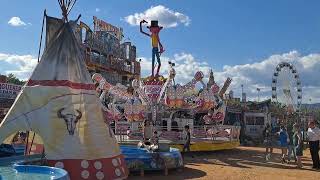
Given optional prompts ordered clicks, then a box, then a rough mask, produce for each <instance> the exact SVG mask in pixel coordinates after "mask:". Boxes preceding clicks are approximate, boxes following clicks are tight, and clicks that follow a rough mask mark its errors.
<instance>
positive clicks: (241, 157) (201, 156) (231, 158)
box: [185, 147, 316, 171]
mask: <svg viewBox="0 0 320 180" xmlns="http://www.w3.org/2000/svg"><path fill="white" fill-rule="evenodd" d="M280 156H281V155H280V151H277V150H276V152H275V153H273V155H272V156H271V159H270V161H266V159H265V152H264V151H261V150H255V149H254V148H252V149H250V148H247V147H246V148H245V150H244V148H243V147H239V148H236V149H232V150H223V151H214V152H196V153H192V154H186V155H185V164H186V165H191V166H199V165H201V164H213V165H220V166H229V167H230V166H232V167H236V168H254V167H257V166H258V167H259V166H260V167H269V168H281V169H296V166H295V163H294V162H289V163H285V164H282V163H281V161H280ZM302 160H303V165H304V167H305V168H303V169H302V170H310V171H316V170H314V169H311V168H310V167H311V166H312V161H311V160H310V158H309V157H303V158H302Z"/></svg>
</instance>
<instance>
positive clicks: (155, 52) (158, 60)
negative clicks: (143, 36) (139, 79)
mask: <svg viewBox="0 0 320 180" xmlns="http://www.w3.org/2000/svg"><path fill="white" fill-rule="evenodd" d="M156 57H157V62H158V67H160V66H161V62H160V54H159V48H157V47H154V48H152V74H153V70H154V61H155V58H156Z"/></svg>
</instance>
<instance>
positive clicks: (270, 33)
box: [0, 0, 320, 101]
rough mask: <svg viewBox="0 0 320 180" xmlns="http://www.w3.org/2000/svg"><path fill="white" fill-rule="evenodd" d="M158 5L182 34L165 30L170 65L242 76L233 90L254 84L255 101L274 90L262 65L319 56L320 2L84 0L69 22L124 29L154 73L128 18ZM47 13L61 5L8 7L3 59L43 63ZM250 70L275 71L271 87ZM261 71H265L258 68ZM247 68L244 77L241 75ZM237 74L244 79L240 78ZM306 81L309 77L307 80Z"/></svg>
mask: <svg viewBox="0 0 320 180" xmlns="http://www.w3.org/2000/svg"><path fill="white" fill-rule="evenodd" d="M158 6H161V7H163V8H164V9H166V10H164V11H161V12H160V13H163V14H161V15H163V17H164V18H163V21H166V22H171V21H173V22H176V23H177V26H175V27H170V28H164V30H163V31H162V32H161V34H160V36H161V40H162V42H163V44H164V46H165V49H166V52H165V54H164V55H163V56H164V59H166V58H167V59H168V60H176V61H177V62H178V61H179V59H182V60H181V61H180V64H182V65H183V64H184V65H186V63H189V64H190V62H191V64H192V63H195V62H196V66H199V68H198V69H200V70H205V71H207V70H208V69H210V68H213V69H214V71H215V72H216V74H217V79H218V81H219V80H220V81H223V77H221V76H223V75H226V76H227V75H230V76H235V77H232V78H233V79H234V80H236V81H237V82H236V83H234V86H233V88H234V89H237V88H239V85H240V84H241V83H242V84H243V83H244V84H245V83H248V88H249V85H250V86H251V87H250V89H248V90H247V91H248V93H249V91H252V93H251V94H252V97H255V92H254V90H252V89H254V87H256V86H257V87H258V86H259V87H262V88H263V87H265V88H266V90H265V91H263V92H265V94H264V95H265V96H266V97H267V96H269V94H270V91H269V90H267V88H268V87H269V86H270V81H271V74H272V72H273V70H274V67H275V66H276V64H274V67H272V66H263V65H264V63H266V62H268V63H271V62H273V61H272V58H273V57H274V56H277V57H278V60H277V61H275V62H278V61H282V60H283V59H285V58H286V57H287V56H288V54H289V55H290V54H291V56H292V57H291V56H290V58H292V59H289V61H292V62H293V63H294V64H296V65H299V64H301V63H302V62H304V63H309V62H311V61H306V62H305V61H303V60H304V58H308V57H309V58H310V56H312V55H314V56H317V55H318V52H319V51H320V43H319V42H320V11H319V10H318V8H319V7H320V1H317V0H308V1H302V0H281V1H279V0H268V1H256V0H244V1H238V0H215V1H211V0H203V1H191V0H190V1H177V0H175V1H151V0H148V1H142V0H141V1H132V0H91V1H88V0H87V1H85V0H78V2H77V4H76V5H75V7H74V9H73V10H72V13H71V15H70V18H74V19H75V18H76V17H77V15H78V14H82V18H81V20H82V21H83V22H85V23H87V24H88V25H91V26H92V16H93V15H95V16H97V17H99V18H100V19H103V20H105V21H107V22H110V23H112V24H114V25H117V26H121V27H123V28H124V32H125V37H127V38H130V40H131V41H133V43H134V44H135V45H136V46H137V50H138V52H137V53H138V56H139V57H143V60H144V61H145V62H146V63H144V65H146V66H148V65H149V58H150V56H151V55H150V54H151V50H150V40H149V39H148V38H147V37H145V36H143V35H142V34H140V33H139V29H138V26H134V25H132V23H131V24H130V22H129V23H128V21H127V20H126V17H128V16H130V15H132V16H134V14H135V13H141V14H142V15H143V14H144V15H145V11H146V10H148V9H149V10H150V9H151V10H150V11H151V12H152V10H154V9H152V7H158ZM44 9H47V13H48V15H51V16H56V17H60V16H61V15H60V14H61V13H60V9H59V7H58V2H57V1H55V0H41V1H39V0H38V1H36V0H28V1H21V0H2V1H1V6H0V30H1V31H0V32H1V33H0V39H1V42H2V43H0V54H1V53H2V54H4V55H8V56H4V55H3V56H4V57H7V58H8V57H9V55H18V56H28V55H31V56H32V57H36V54H37V51H38V44H39V37H40V30H41V22H42V14H43V10H44ZM162 10H163V9H162ZM168 11H170V12H173V13H180V14H182V15H183V17H184V18H185V17H188V23H186V22H182V21H181V19H179V18H177V19H175V17H169V16H168V17H167V19H166V15H167V14H166V13H168ZM12 17H19V18H20V19H21V20H22V21H23V22H24V23H25V24H24V25H22V26H12V25H10V24H8V21H9V20H10V19H11V18H12ZM159 23H161V21H160V22H159ZM292 54H293V55H292ZM314 56H312V57H314ZM0 58H1V56H0ZM188 58H189V59H188ZM270 58H271V60H270ZM2 59H4V58H2ZM318 60H320V58H319V59H317V57H316V60H314V61H315V63H316V64H315V65H316V66H314V67H312V68H313V69H311V70H310V69H306V67H309V66H306V65H305V64H303V69H301V72H302V73H303V72H309V73H310V72H311V71H312V72H316V70H318V69H317V68H318V65H319V67H320V63H318ZM275 62H273V63H275ZM312 62H313V61H312ZM0 63H1V64H0V65H1V66H0V73H3V74H4V73H6V72H8V70H10V71H12V72H15V71H14V66H15V65H16V64H15V63H11V62H10V60H8V59H6V60H2V61H0ZM24 63H26V62H24ZM178 64H179V63H178ZM246 64H247V65H248V66H249V69H250V70H252V69H254V68H256V70H257V71H254V72H253V73H257V72H259V71H258V70H259V68H260V70H261V67H268V68H269V69H263V71H268V72H269V74H270V81H269V80H268V79H266V80H264V81H261V80H259V79H253V78H252V76H254V74H250V75H246V76H244V75H243V74H246V73H247V72H249V71H247V70H246V69H245V68H246V66H245V65H246ZM255 64H258V65H257V66H259V65H260V66H259V67H256V66H255ZM19 65H21V63H20V64H19ZM250 65H251V66H250ZM22 66H23V65H22ZM183 67H186V66H183ZM228 67H230V68H231V70H232V71H231V70H230V68H229V69H227V68H228ZM315 67H316V69H315ZM241 68H242V69H244V70H243V71H241V72H240V71H239V72H237V70H239V69H241ZM29 69H30V68H29ZM195 69H197V68H195ZM298 70H299V69H298ZM26 71H27V70H26ZM190 71H191V73H193V72H194V71H193V70H190ZM245 72H246V73H245ZM219 73H220V74H219ZM237 73H239V74H242V75H243V76H244V77H243V78H241V77H240V76H241V75H239V76H237ZM306 76H309V75H308V74H306ZM225 78H226V77H225ZM248 78H251V80H248ZM245 79H246V80H245ZM303 80H304V81H305V82H306V87H305V88H306V89H308V88H313V87H317V86H318V85H319V84H318V83H317V82H316V80H312V78H311V79H310V78H309V77H304V79H303ZM185 81H186V80H185ZM238 81H239V82H238ZM240 81H243V82H240ZM319 86H320V85H319ZM268 93H269V94H268ZM310 93H311V90H310ZM314 93H315V92H314ZM249 94H250V93H249ZM313 96H316V93H315V94H314V95H313ZM317 98H318V99H319V101H320V97H318V96H317V97H316V98H315V99H317Z"/></svg>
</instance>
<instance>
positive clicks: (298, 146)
mask: <svg viewBox="0 0 320 180" xmlns="http://www.w3.org/2000/svg"><path fill="white" fill-rule="evenodd" d="M293 131H294V134H293V145H294V147H295V150H296V157H297V168H302V163H301V157H302V156H303V142H302V136H301V132H300V127H299V125H298V124H294V125H293Z"/></svg>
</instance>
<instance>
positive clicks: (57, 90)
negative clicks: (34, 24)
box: [0, 22, 128, 179]
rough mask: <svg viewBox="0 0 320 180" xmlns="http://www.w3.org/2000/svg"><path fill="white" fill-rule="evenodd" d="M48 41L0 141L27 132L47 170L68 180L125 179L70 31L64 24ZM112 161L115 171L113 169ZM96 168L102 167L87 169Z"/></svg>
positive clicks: (117, 150)
mask: <svg viewBox="0 0 320 180" xmlns="http://www.w3.org/2000/svg"><path fill="white" fill-rule="evenodd" d="M47 23H50V22H47ZM50 41H51V42H50V44H49V45H48V46H47V47H46V49H45V50H44V53H43V55H42V58H41V60H40V62H39V64H38V65H37V67H36V68H35V70H34V72H33V74H32V76H31V78H30V79H29V81H28V82H27V84H26V85H25V86H24V87H23V88H22V90H21V92H20V94H19V95H18V97H17V98H16V100H15V102H14V104H13V106H12V107H11V109H10V110H9V112H8V113H7V115H6V117H5V118H4V120H3V122H2V123H1V124H0V141H1V142H3V141H4V139H5V138H6V137H8V136H10V135H11V134H12V133H14V132H17V131H21V130H30V131H33V132H35V133H36V134H38V135H39V136H40V137H41V138H42V139H43V141H44V147H45V153H46V157H47V159H48V162H49V164H50V165H52V166H56V167H62V168H64V169H66V170H67V171H68V172H69V174H70V177H71V179H81V178H88V177H94V178H93V179H101V177H104V178H106V179H123V178H126V177H127V175H128V172H127V169H126V166H125V163H124V159H123V156H122V155H121V152H120V148H119V146H118V144H117V141H116V139H115V137H114V134H113V131H112V130H111V129H110V127H109V126H108V125H107V124H106V123H104V119H103V112H102V109H101V105H100V102H99V99H98V97H97V95H96V91H95V86H94V84H93V82H92V80H91V77H90V75H89V72H88V70H87V69H86V66H85V62H84V58H83V56H82V54H81V49H80V46H79V44H78V43H77V40H76V38H75V36H74V33H73V30H72V28H71V25H70V24H69V23H65V24H63V26H62V27H61V28H60V29H59V30H58V31H57V32H56V33H55V35H54V36H52V37H51V39H50ZM115 161H117V164H116V165H117V166H115V165H112V164H111V163H114V162H115ZM98 162H99V163H105V164H102V166H101V167H100V165H98V167H97V168H93V169H92V168H91V169H90V168H89V169H86V167H93V166H95V165H94V164H97V163H98ZM76 163H79V166H77V165H76ZM80 163H87V164H88V166H87V165H83V166H82V165H81V164H80ZM90 163H94V164H90ZM99 163H98V164H99ZM76 167H77V168H76ZM95 174H99V177H98V176H97V177H96V176H95Z"/></svg>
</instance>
